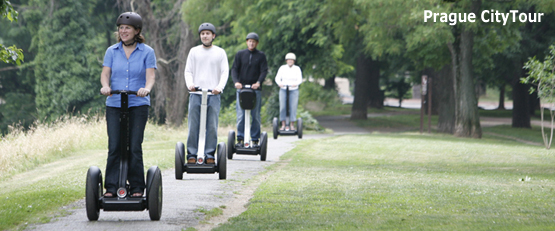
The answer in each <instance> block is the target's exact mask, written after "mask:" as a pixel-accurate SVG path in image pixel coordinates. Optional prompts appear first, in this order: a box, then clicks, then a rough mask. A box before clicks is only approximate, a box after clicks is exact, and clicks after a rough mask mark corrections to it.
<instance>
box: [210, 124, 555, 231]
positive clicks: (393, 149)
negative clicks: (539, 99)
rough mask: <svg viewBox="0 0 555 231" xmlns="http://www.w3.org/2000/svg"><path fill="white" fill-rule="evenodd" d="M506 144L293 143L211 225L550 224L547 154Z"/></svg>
mask: <svg viewBox="0 0 555 231" xmlns="http://www.w3.org/2000/svg"><path fill="white" fill-rule="evenodd" d="M553 154H554V153H553V151H550V150H546V149H545V148H543V147H541V146H532V145H525V144H521V143H517V142H514V141H509V140H496V139H489V138H484V139H480V140H476V139H458V138H453V137H451V136H443V135H419V134H416V133H414V134H412V133H404V134H386V135H384V134H373V135H361V136H339V137H330V138H326V139H325V140H318V142H314V141H313V140H303V141H302V142H300V143H299V144H298V145H297V147H296V148H295V149H294V150H293V151H291V152H289V153H288V154H286V155H284V156H283V157H282V158H283V162H284V163H287V165H286V166H285V167H284V168H281V169H280V170H277V172H275V173H273V174H272V175H271V176H270V177H269V178H268V179H267V180H266V181H265V182H264V183H263V184H262V185H261V186H260V187H259V188H258V190H257V191H256V193H255V196H254V198H253V199H251V201H250V204H249V207H248V210H247V211H246V212H244V213H243V214H241V215H240V216H238V217H235V218H232V219H231V220H230V222H229V223H226V224H224V225H223V226H221V227H219V228H217V230H298V229H306V230H321V229H332V230H353V229H360V230H408V229H416V230H486V229H488V230H489V229H492V230H553V229H555V220H554V219H553V216H554V214H555V198H554V197H553V190H554V188H555V174H554V173H555V169H554V168H553V165H554V164H555V155H553Z"/></svg>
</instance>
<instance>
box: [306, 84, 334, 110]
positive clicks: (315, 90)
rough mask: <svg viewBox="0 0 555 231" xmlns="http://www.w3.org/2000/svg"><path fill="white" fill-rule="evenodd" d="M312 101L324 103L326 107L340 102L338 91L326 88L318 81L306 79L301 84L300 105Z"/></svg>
mask: <svg viewBox="0 0 555 231" xmlns="http://www.w3.org/2000/svg"><path fill="white" fill-rule="evenodd" d="M311 101H312V102H318V103H322V104H324V106H325V107H327V106H329V105H333V104H336V103H339V102H340V100H339V96H338V94H337V91H335V90H328V89H324V88H322V86H321V85H320V84H318V83H314V82H310V81H305V82H303V84H301V85H299V105H306V104H307V103H308V102H311Z"/></svg>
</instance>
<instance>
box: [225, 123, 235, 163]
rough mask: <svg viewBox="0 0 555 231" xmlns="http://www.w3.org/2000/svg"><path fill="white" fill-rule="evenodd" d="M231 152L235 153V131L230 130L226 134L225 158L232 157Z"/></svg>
mask: <svg viewBox="0 0 555 231" xmlns="http://www.w3.org/2000/svg"><path fill="white" fill-rule="evenodd" d="M233 153H235V131H233V130H231V131H229V133H228V134H227V158H228V159H230V160H231V159H233Z"/></svg>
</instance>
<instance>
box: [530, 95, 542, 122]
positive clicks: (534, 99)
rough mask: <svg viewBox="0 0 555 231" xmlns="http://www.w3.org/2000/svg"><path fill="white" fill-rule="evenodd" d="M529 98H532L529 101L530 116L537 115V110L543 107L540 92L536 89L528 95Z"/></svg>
mask: <svg viewBox="0 0 555 231" xmlns="http://www.w3.org/2000/svg"><path fill="white" fill-rule="evenodd" d="M528 98H529V99H530V100H529V101H528V102H529V104H530V105H529V109H530V117H532V116H535V115H536V110H540V109H541V107H540V105H541V102H540V98H539V97H538V92H537V91H534V92H532V94H530V95H529V96H528Z"/></svg>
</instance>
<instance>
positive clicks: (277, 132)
mask: <svg viewBox="0 0 555 231" xmlns="http://www.w3.org/2000/svg"><path fill="white" fill-rule="evenodd" d="M285 113H286V117H285V124H287V125H288V124H290V123H291V122H290V121H289V113H290V112H289V85H286V86H285ZM272 128H273V129H274V131H273V132H274V140H276V139H277V138H278V135H280V136H298V137H299V139H302V138H303V119H302V118H298V119H297V129H296V130H293V128H290V130H279V120H278V118H276V117H274V119H273V120H272Z"/></svg>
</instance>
